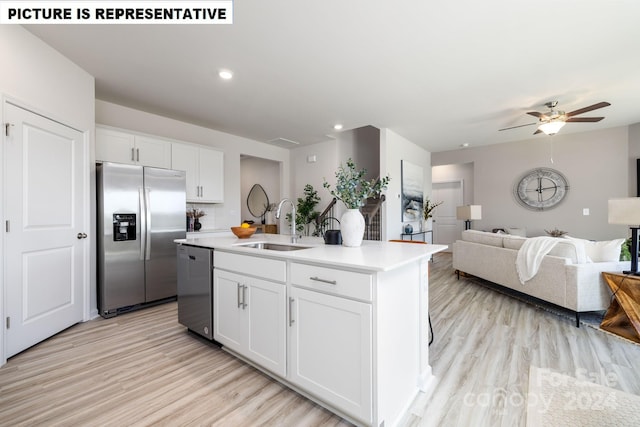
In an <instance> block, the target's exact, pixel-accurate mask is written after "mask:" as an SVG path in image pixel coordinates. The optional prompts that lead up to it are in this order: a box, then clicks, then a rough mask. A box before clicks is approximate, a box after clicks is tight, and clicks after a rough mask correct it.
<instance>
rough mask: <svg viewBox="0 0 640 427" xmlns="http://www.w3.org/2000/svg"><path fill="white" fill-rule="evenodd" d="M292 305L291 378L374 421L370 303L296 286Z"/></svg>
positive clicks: (359, 417) (351, 412) (348, 411)
mask: <svg viewBox="0 0 640 427" xmlns="http://www.w3.org/2000/svg"><path fill="white" fill-rule="evenodd" d="M288 303H289V311H290V314H289V315H290V318H289V334H290V335H289V336H290V346H289V361H290V371H289V376H288V379H289V381H290V382H291V383H293V384H295V385H297V386H299V387H300V388H302V389H304V390H306V391H307V392H309V393H311V394H313V395H315V396H317V397H318V398H320V399H322V400H324V401H325V402H327V403H329V404H331V405H333V406H335V407H336V408H338V409H340V410H342V411H344V412H345V413H346V414H348V415H350V416H352V417H354V418H355V419H357V420H360V421H363V422H365V423H367V424H368V423H371V421H372V416H373V414H372V411H373V408H372V378H373V372H372V342H371V328H372V313H371V304H367V303H363V302H359V301H353V300H351V299H347V298H343V297H339V296H334V295H327V294H325V293H321V292H316V291H312V290H308V289H302V288H298V287H295V286H292V287H290V295H289V301H288Z"/></svg>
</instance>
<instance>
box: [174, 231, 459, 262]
mask: <svg viewBox="0 0 640 427" xmlns="http://www.w3.org/2000/svg"><path fill="white" fill-rule="evenodd" d="M175 242H176V243H179V244H186V245H191V246H200V247H205V248H211V249H215V250H223V251H226V252H235V253H241V254H245V255H253V256H263V257H268V258H279V259H289V260H292V261H305V262H313V263H321V264H327V265H329V266H336V267H337V266H340V267H348V268H354V269H360V270H367V271H389V270H393V269H396V268H398V267H400V266H402V265H405V264H408V263H410V262H413V261H416V260H419V259H420V258H424V257H431V255H432V254H434V253H436V252H440V251H443V250H445V249H447V246H446V245H430V244H427V245H420V244H407V243H397V242H380V241H374V240H365V241H363V242H362V246H359V247H356V248H351V247H346V246H341V245H325V244H324V240H323V239H322V238H319V237H302V238H299V239H298V242H297V243H296V245H298V246H309V248H308V249H302V250H296V251H274V250H267V249H255V248H248V247H242V246H240V245H242V244H248V243H257V242H272V243H287V244H290V243H291V236H288V235H282V234H254V235H253V236H251V237H249V238H248V239H238V238H236V237H235V236H219V237H217V236H216V237H201V238H192V237H188V238H186V239H178V240H176V241H175ZM214 257H215V256H214ZM214 259H215V258H214Z"/></svg>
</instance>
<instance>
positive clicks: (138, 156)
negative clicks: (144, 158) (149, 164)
mask: <svg viewBox="0 0 640 427" xmlns="http://www.w3.org/2000/svg"><path fill="white" fill-rule="evenodd" d="M136 161H138V162H139V161H140V149H139V148H136Z"/></svg>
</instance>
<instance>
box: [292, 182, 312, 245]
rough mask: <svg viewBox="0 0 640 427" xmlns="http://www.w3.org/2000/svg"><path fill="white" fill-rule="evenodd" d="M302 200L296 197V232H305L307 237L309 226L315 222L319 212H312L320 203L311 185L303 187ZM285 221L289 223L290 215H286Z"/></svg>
mask: <svg viewBox="0 0 640 427" xmlns="http://www.w3.org/2000/svg"><path fill="white" fill-rule="evenodd" d="M303 192H304V198H302V197H298V204H297V206H296V230H297V231H300V232H303V231H304V232H305V235H307V236H308V235H309V224H311V223H312V222H315V220H316V218H317V217H318V215H320V212H318V211H316V210H314V208H315V207H316V205H317V204H318V203H319V202H320V197H319V196H318V192H317V191H316V190H314V189H313V186H312V185H311V184H307V185H305V186H304V190H303ZM286 218H287V221H289V222H291V214H290V213H288V214H287V217H286Z"/></svg>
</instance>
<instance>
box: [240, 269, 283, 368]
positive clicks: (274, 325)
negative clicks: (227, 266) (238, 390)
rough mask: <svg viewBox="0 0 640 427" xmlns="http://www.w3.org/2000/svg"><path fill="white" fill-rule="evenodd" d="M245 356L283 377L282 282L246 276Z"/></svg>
mask: <svg viewBox="0 0 640 427" xmlns="http://www.w3.org/2000/svg"><path fill="white" fill-rule="evenodd" d="M247 284H248V290H247V301H246V304H247V307H246V310H245V311H246V313H245V315H246V316H247V319H246V320H247V328H248V331H247V348H246V352H247V353H246V356H247V357H248V358H249V359H251V360H253V361H254V362H256V363H258V364H259V365H260V366H263V367H265V368H267V369H269V370H270V371H272V372H273V373H275V374H278V375H280V376H281V377H284V376H285V375H286V373H287V371H286V353H287V340H286V336H287V319H286V317H287V307H286V301H287V300H286V292H285V285H284V284H282V283H273V282H268V281H266V280H260V279H255V278H252V279H247Z"/></svg>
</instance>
